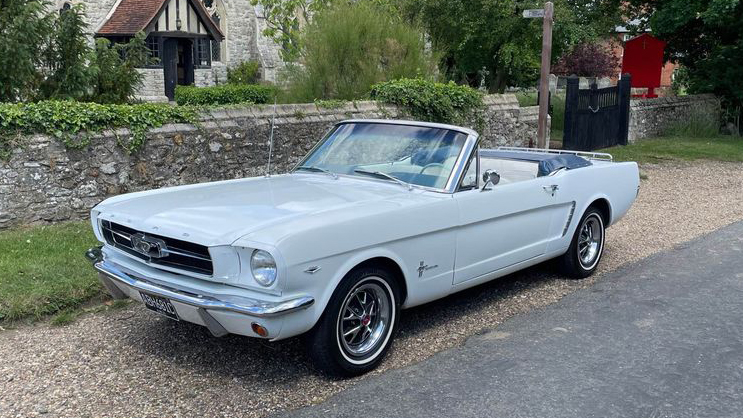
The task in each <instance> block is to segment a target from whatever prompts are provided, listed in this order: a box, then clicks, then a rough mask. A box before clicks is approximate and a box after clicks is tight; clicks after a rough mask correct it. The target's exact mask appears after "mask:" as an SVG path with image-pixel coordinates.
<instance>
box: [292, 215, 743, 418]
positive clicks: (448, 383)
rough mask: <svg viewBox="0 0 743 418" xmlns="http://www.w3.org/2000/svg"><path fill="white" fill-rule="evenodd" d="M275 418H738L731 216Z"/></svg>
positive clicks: (740, 385) (738, 288) (741, 311)
mask: <svg viewBox="0 0 743 418" xmlns="http://www.w3.org/2000/svg"><path fill="white" fill-rule="evenodd" d="M283 416H287V417H355V418H356V417H365V418H369V417H411V418H412V417H485V416H487V417H509V418H515V417H550V418H558V417H570V418H589V417H601V418H608V417H623V418H625V417H638V418H661V417H673V418H682V417H714V418H722V417H742V416H743V222H738V223H735V224H732V225H730V226H728V227H725V228H722V229H720V230H718V231H715V232H713V233H711V234H709V235H706V236H703V237H701V238H699V239H696V240H694V241H691V242H689V243H687V244H683V245H682V246H680V247H676V248H674V249H672V250H670V251H667V252H663V253H659V254H656V255H655V256H651V257H649V258H646V259H644V260H643V261H641V262H639V263H635V264H632V265H629V266H626V267H624V268H620V269H619V270H617V271H615V272H614V273H612V274H609V275H607V276H605V277H604V278H602V280H600V281H599V282H598V283H597V284H596V285H594V286H592V287H589V288H587V289H583V290H579V291H577V292H574V293H572V294H570V295H568V296H566V297H565V298H563V299H562V300H561V301H559V302H558V303H555V304H553V305H549V306H548V307H546V308H543V309H539V310H536V311H532V312H531V313H528V314H523V315H518V316H515V317H513V318H511V319H510V320H508V321H506V322H504V323H503V324H502V325H500V326H499V327H497V329H494V330H492V331H489V332H486V333H483V334H481V335H477V336H475V337H472V338H470V339H469V340H468V341H467V342H466V344H464V345H463V346H461V347H458V348H455V349H451V350H448V351H444V352H441V353H439V354H437V355H435V356H433V357H431V358H429V359H427V360H425V361H423V362H420V363H418V364H414V365H412V366H409V367H405V368H402V369H397V370H392V371H389V372H387V373H383V374H381V375H378V376H376V377H372V378H369V379H366V380H363V381H362V382H360V383H359V384H358V385H356V386H354V387H352V388H350V389H347V390H345V391H343V392H340V393H338V394H337V395H335V396H333V397H331V398H330V399H328V400H327V401H326V402H324V403H321V404H318V405H315V406H311V407H307V408H304V409H301V410H297V411H290V412H287V413H285V415H283Z"/></svg>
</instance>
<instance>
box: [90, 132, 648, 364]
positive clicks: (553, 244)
mask: <svg viewBox="0 0 743 418" xmlns="http://www.w3.org/2000/svg"><path fill="white" fill-rule="evenodd" d="M611 160H612V159H611V156H610V155H608V154H600V153H581V152H571V151H549V150H535V149H524V148H498V149H481V148H480V147H479V142H478V134H477V133H476V132H474V131H472V130H470V129H466V128H461V127H457V126H451V125H443V124H434V123H422V122H408V121H390V120H349V121H345V122H341V123H338V124H337V125H336V126H335V127H334V128H333V129H332V130H331V131H330V132H329V133H328V134H327V135H326V136H325V138H324V139H322V140H321V141H320V142H319V143H318V144H317V145H316V146H315V148H314V149H312V150H311V151H310V152H309V154H308V155H307V156H306V157H305V158H304V159H303V160H302V161H301V163H299V164H298V165H297V166H296V167H295V168H294V169H293V170H292V171H291V172H290V173H287V174H282V175H274V176H267V177H258V178H247V179H237V180H228V181H219V182H213V183H206V184H194V185H188V186H179V187H170V188H164V189H159V190H151V191H145V192H138V193H131V194H125V195H120V196H116V197H112V198H109V199H106V200H105V201H103V202H102V203H100V204H99V205H97V206H96V207H95V208H93V210H92V213H91V215H92V224H93V228H94V229H95V234H96V237H97V238H98V240H99V241H100V242H101V243H102V244H103V245H102V246H101V247H98V248H93V249H91V250H90V251H88V257H89V258H90V259H91V260H92V261H93V262H94V265H95V268H96V269H97V270H98V271H99V273H100V275H99V276H100V280H101V282H102V283H103V284H104V286H105V287H106V288H107V289H108V291H109V292H110V293H111V295H112V296H113V297H114V298H124V297H130V298H133V299H136V300H140V301H142V302H143V303H144V305H145V306H146V307H147V308H149V309H151V310H153V311H155V312H158V313H160V314H163V315H165V316H168V317H170V318H172V319H175V320H183V321H189V322H193V323H196V324H200V325H203V326H205V327H207V328H208V329H209V330H210V331H211V333H212V334H214V335H215V336H221V335H225V334H227V333H235V334H241V335H246V336H250V337H257V338H265V339H268V340H279V339H283V338H287V337H292V336H295V335H299V334H305V337H306V339H307V344H308V348H309V351H310V353H311V357H312V359H313V361H314V363H315V364H316V365H317V367H319V368H320V369H321V370H324V371H326V372H329V373H333V374H342V375H354V374H360V373H364V372H366V371H368V370H370V369H372V368H374V367H375V366H376V365H377V364H379V362H380V361H381V359H382V357H383V356H384V354H385V353H386V351H387V350H388V349H389V347H390V344H391V340H392V337H393V335H394V333H395V327H396V324H397V322H398V319H399V317H400V310H401V309H403V308H408V307H411V306H416V305H420V304H422V303H426V302H429V301H432V300H434V299H438V298H441V297H443V296H446V295H448V294H451V293H453V292H457V291H459V290H462V289H465V288H468V287H471V286H475V285H477V284H480V283H483V282H486V281H488V280H492V279H495V278H497V277H500V276H504V275H506V274H508V273H511V272H514V271H517V270H520V269H523V268H525V267H528V266H531V265H534V264H536V263H539V262H542V261H545V260H549V259H553V258H557V259H558V262H559V263H558V264H559V265H560V266H561V267H562V270H563V271H564V273H566V274H567V275H570V276H572V277H576V278H582V277H586V276H588V275H590V274H591V273H592V272H593V271H594V270H595V269H596V266H597V264H598V263H599V260H600V259H601V255H602V252H603V250H604V238H605V232H604V231H605V229H606V228H607V227H608V226H609V225H611V224H613V223H615V222H616V221H617V220H618V219H620V218H621V217H622V216H623V215H624V214H625V213H626V212H627V210H628V209H629V207H630V206H631V205H632V202H633V201H634V199H635V197H636V195H637V192H638V190H639V189H638V187H639V176H638V170H637V165H636V164H635V163H632V162H626V163H615V162H612V161H611Z"/></svg>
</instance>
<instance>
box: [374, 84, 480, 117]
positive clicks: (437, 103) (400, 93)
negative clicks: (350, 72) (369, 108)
mask: <svg viewBox="0 0 743 418" xmlns="http://www.w3.org/2000/svg"><path fill="white" fill-rule="evenodd" d="M371 97H372V98H373V99H375V100H379V101H381V102H385V103H390V104H394V105H397V106H399V107H401V108H403V109H405V110H406V111H407V112H409V113H410V114H411V116H413V117H414V118H416V119H418V120H422V121H430V122H443V123H454V124H463V123H467V122H471V121H472V120H473V119H475V118H477V117H478V115H479V112H480V111H481V110H482V109H483V107H484V104H483V100H482V99H483V94H482V93H481V92H479V91H477V90H475V89H472V88H470V87H467V86H460V85H457V84H454V82H449V83H447V84H444V83H435V82H432V81H427V80H423V79H401V80H394V81H388V82H384V83H379V84H377V85H375V86H374V87H373V88H372V91H371Z"/></svg>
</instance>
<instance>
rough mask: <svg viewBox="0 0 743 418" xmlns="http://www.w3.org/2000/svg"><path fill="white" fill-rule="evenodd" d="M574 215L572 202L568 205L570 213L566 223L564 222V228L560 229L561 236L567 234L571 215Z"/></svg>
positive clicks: (571, 220)
mask: <svg viewBox="0 0 743 418" xmlns="http://www.w3.org/2000/svg"><path fill="white" fill-rule="evenodd" d="M574 214H575V201H573V202H572V204H571V205H570V213H569V214H568V221H567V222H565V227H564V228H563V229H562V236H563V237H564V236H565V234H567V233H568V228H570V222H573V215H574Z"/></svg>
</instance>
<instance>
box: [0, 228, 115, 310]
mask: <svg viewBox="0 0 743 418" xmlns="http://www.w3.org/2000/svg"><path fill="white" fill-rule="evenodd" d="M96 243H97V240H96V239H95V237H94V236H93V232H92V230H91V227H90V224H89V223H88V222H66V223H61V224H56V225H44V226H33V227H23V228H17V229H12V230H6V231H2V232H0V321H3V322H7V321H16V320H19V319H24V318H31V319H38V318H40V317H42V316H45V315H50V314H60V313H62V314H61V317H59V318H58V319H57V320H56V321H55V322H57V323H65V322H68V321H69V320H71V319H73V315H72V314H71V313H70V312H71V310H74V309H76V308H79V307H80V306H82V305H83V304H84V303H86V302H87V301H89V300H90V299H91V298H93V297H94V296H97V295H100V294H101V287H100V285H99V283H98V279H97V277H96V274H95V273H94V270H93V269H92V268H91V266H90V263H88V261H87V260H86V259H85V257H84V255H83V254H84V252H85V250H86V249H88V248H90V247H91V246H93V245H96Z"/></svg>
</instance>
